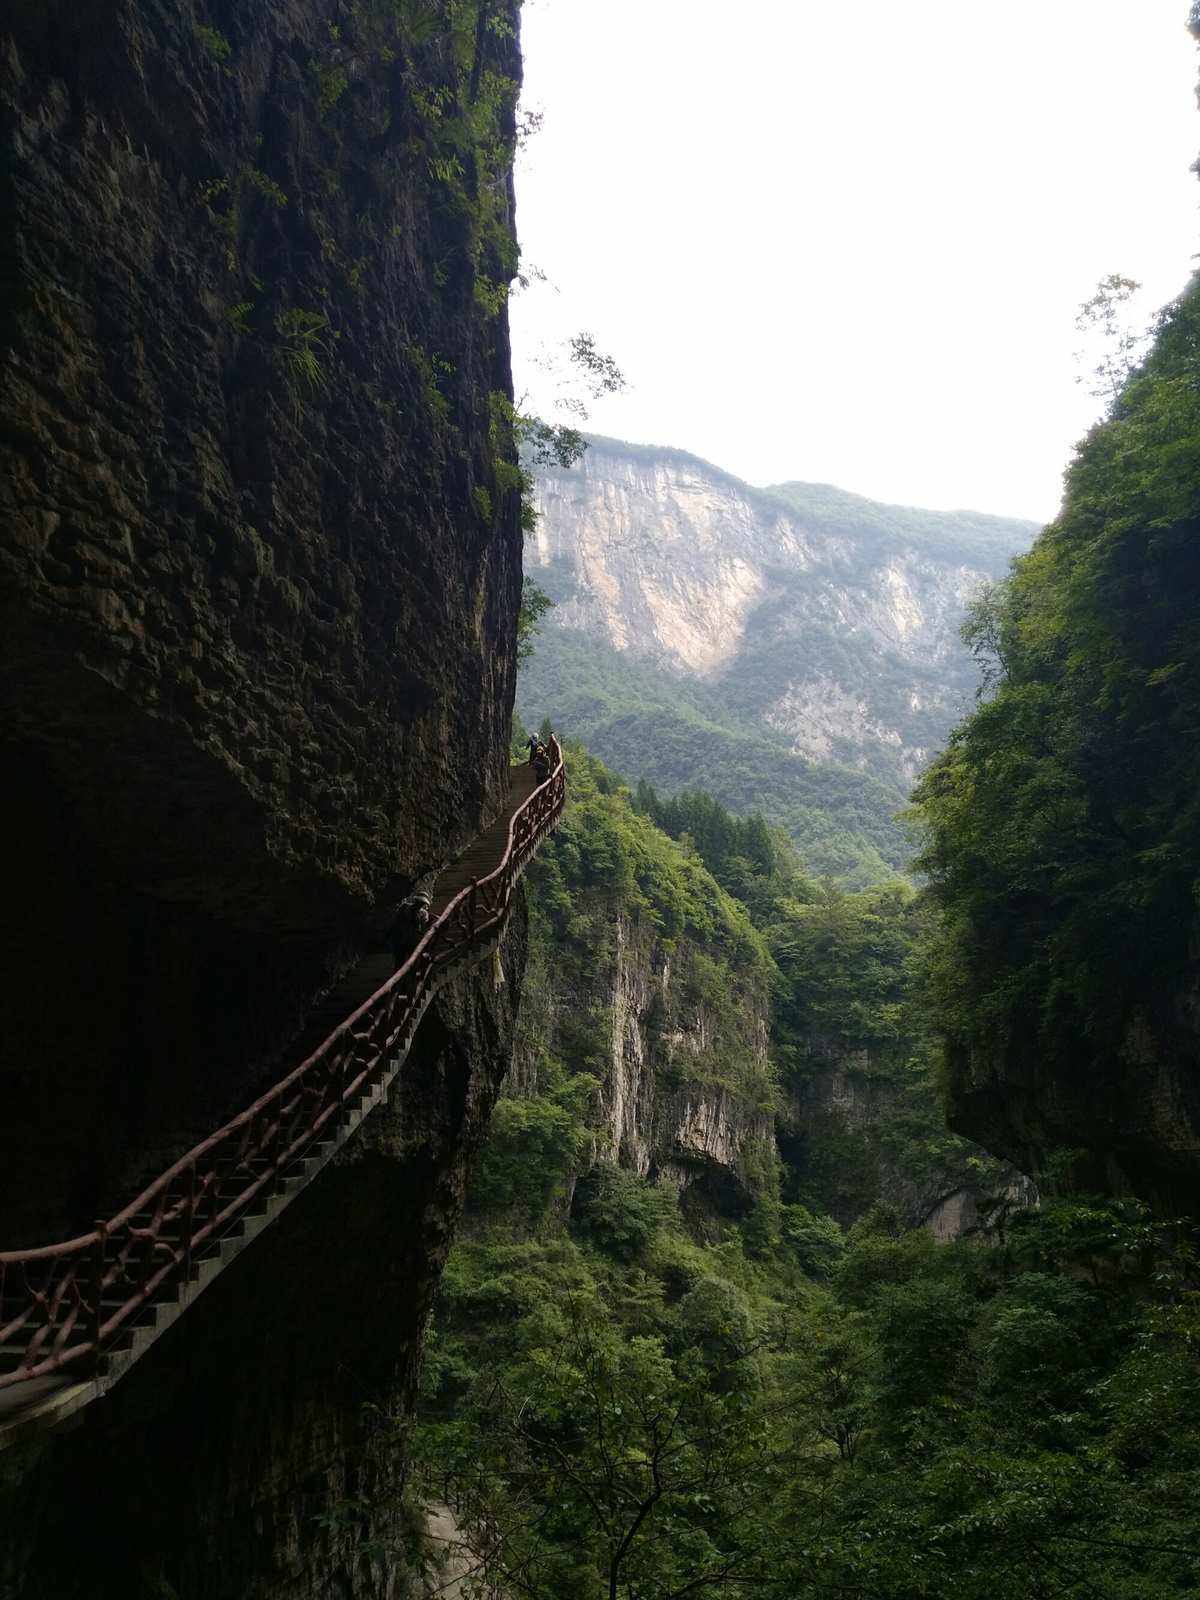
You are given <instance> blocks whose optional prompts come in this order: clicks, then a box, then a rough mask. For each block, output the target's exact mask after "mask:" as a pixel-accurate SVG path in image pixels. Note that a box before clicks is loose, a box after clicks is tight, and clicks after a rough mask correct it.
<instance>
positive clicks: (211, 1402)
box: [0, 913, 525, 1600]
mask: <svg viewBox="0 0 1200 1600" xmlns="http://www.w3.org/2000/svg"><path fill="white" fill-rule="evenodd" d="M524 958H525V925H524V916H523V913H522V914H520V915H518V916H516V917H515V918H514V923H513V925H512V926H511V927H510V930H509V933H508V935H507V937H506V939H505V942H504V945H503V947H502V950H501V960H502V967H503V972H504V981H503V982H502V983H501V984H500V985H499V986H496V985H495V983H494V978H493V972H494V969H493V967H492V965H491V964H490V963H488V964H487V965H486V966H485V967H484V968H483V969H482V971H483V972H484V973H485V975H486V981H479V980H477V979H473V978H472V979H469V980H467V981H463V980H459V981H456V982H455V983H454V984H452V985H451V986H450V987H449V988H448V989H447V990H446V991H445V992H444V993H443V995H442V996H441V997H440V998H439V999H438V1000H437V1001H436V1002H435V1003H434V1006H433V1007H432V1008H431V1010H430V1011H429V1013H428V1014H427V1016H426V1019H425V1021H424V1023H423V1024H422V1027H421V1030H420V1032H419V1034H418V1037H417V1040H416V1043H415V1044H414V1046H413V1050H412V1053H411V1055H410V1057H409V1060H408V1063H407V1065H406V1067H405V1070H404V1072H403V1073H402V1074H401V1076H400V1078H399V1079H398V1080H397V1085H396V1087H395V1088H394V1090H393V1094H392V1098H391V1100H390V1101H389V1102H388V1104H387V1105H386V1106H382V1107H380V1109H379V1110H378V1111H377V1112H376V1113H375V1114H374V1115H373V1116H372V1117H371V1119H370V1120H369V1121H368V1122H367V1123H366V1124H365V1125H364V1127H363V1130H362V1132H361V1133H360V1135H359V1136H358V1138H357V1139H355V1140H354V1141H352V1142H351V1144H349V1145H348V1146H347V1147H346V1148H345V1150H343V1151H342V1152H341V1154H340V1155H339V1156H338V1157H337V1158H336V1159H335V1161H334V1162H333V1163H332V1164H331V1166H330V1167H328V1168H327V1169H326V1170H325V1171H324V1172H323V1173H322V1174H321V1175H320V1177H319V1178H317V1179H316V1180H315V1181H314V1183H313V1184H312V1186H311V1187H310V1188H309V1189H307V1190H305V1192H304V1193H303V1194H302V1195H301V1196H300V1197H299V1198H298V1199H297V1200H296V1201H295V1202H294V1203H293V1205H292V1206H291V1207H290V1208H289V1209H288V1210H287V1211H286V1212H284V1214H283V1216H282V1217H281V1218H280V1219H279V1221H278V1222H277V1223H275V1225H274V1226H273V1227H272V1228H270V1229H269V1230H268V1231H267V1232H266V1233H265V1234H263V1235H262V1237H261V1238H260V1239H259V1240H258V1241H257V1242H256V1243H255V1245H254V1246H253V1247H252V1248H251V1249H250V1250H248V1251H247V1252H246V1253H245V1254H244V1255H242V1256H241V1257H239V1258H238V1260H237V1261H236V1262H235V1263H234V1264H233V1265H232V1266H231V1267H229V1268H228V1269H227V1271H226V1272H225V1273H223V1274H222V1275H221V1277H219V1278H218V1279H217V1280H216V1282H215V1283H214V1284H213V1285H212V1286H211V1288H209V1289H208V1290H207V1291H206V1293H205V1294H204V1295H203V1296H202V1297H201V1298H200V1300H199V1301H198V1302H197V1303H196V1305H195V1307H194V1308H193V1309H192V1310H191V1311H189V1312H188V1314H187V1316H186V1317H184V1318H183V1319H181V1321H179V1322H178V1323H176V1324H175V1325H174V1326H173V1327H172V1328H171V1329H170V1330H168V1332H167V1333H165V1334H164V1335H163V1337H162V1339H161V1340H160V1341H159V1343H158V1344H157V1345H155V1346H154V1347H153V1348H152V1349H151V1350H150V1351H149V1353H148V1354H147V1355H146V1356H145V1357H144V1358H143V1359H142V1361H141V1362H139V1363H138V1365H137V1366H136V1367H134V1368H133V1369H132V1371H131V1372H130V1373H129V1375H128V1376H127V1377H125V1378H124V1379H122V1381H121V1382H120V1383H119V1384H118V1385H117V1386H116V1387H115V1388H114V1389H113V1390H112V1391H111V1393H110V1394H109V1395H108V1396H107V1397H106V1398H105V1400H104V1401H102V1402H100V1403H99V1404H98V1405H97V1406H95V1407H93V1408H92V1409H91V1410H90V1411H88V1412H87V1413H85V1414H84V1417H83V1420H82V1421H81V1423H80V1425H79V1427H78V1428H77V1429H76V1430H75V1431H74V1432H71V1433H65V1434H60V1435H55V1436H50V1437H45V1438H42V1439H39V1440H34V1441H32V1442H31V1443H29V1444H27V1445H22V1446H18V1447H15V1448H12V1449H9V1450H7V1451H5V1452H3V1453H2V1454H0V1595H2V1596H3V1597H4V1600H51V1597H53V1600H110V1597H111V1600H117V1597H119V1600H149V1597H151V1596H153V1597H157V1600H166V1597H172V1600H265V1597H270V1600H318V1597H320V1600H326V1597H329V1596H335V1597H338V1600H342V1597H345V1600H377V1597H378V1600H384V1597H388V1600H394V1597H397V1596H398V1595H399V1594H400V1593H401V1592H402V1583H403V1579H402V1576H401V1574H402V1573H403V1571H404V1569H405V1563H404V1560H403V1554H402V1544H403V1538H404V1529H403V1527H402V1525H401V1522H400V1517H399V1512H398V1497H397V1487H398V1480H399V1476H400V1473H401V1471H402V1463H401V1461H400V1459H399V1457H398V1454H397V1451H396V1448H395V1433H394V1430H393V1429H392V1428H391V1427H389V1426H388V1425H387V1423H386V1418H388V1417H394V1416H396V1415H397V1414H402V1413H403V1411H404V1409H405V1407H406V1405H407V1401H408V1397H409V1395H410V1393H411V1390H412V1386H413V1383H414V1381H415V1377H416V1370H417V1363H418V1360H419V1354H420V1342H421V1335H422V1331H423V1327H424V1322H425V1317H426V1313H427V1312H428V1309H429V1305H430V1302H431V1299H432V1295H433V1291H434V1288H435V1287H436V1283H437V1278H438V1275H439V1274H440V1272H441V1268H442V1263H443V1260H444V1258H445V1253H446V1251H447V1249H448V1248H449V1244H450V1240H451V1237H452V1234H453V1231H454V1227H455V1224H456V1222H457V1219H458V1215H459V1212H460V1209H461V1206H462V1199H463V1190H464V1186H465V1182H466V1174H467V1172H468V1170H469V1166H470V1162H471V1160H472V1158H473V1156H474V1154H475V1152H476V1150H477V1148H478V1146H479V1144H480V1142H481V1140H482V1136H483V1133H484V1131H485V1129H486V1125H487V1119H488V1117H489V1116H490V1113H491V1108H492V1103H493V1101H494V1098H495V1095H496V1092H497V1090H498V1088H499V1083H500V1079H501V1077H502V1075H503V1073H504V1070H505V1067H506V1066H507V1063H508V1058H509V1050H510V1041H511V1033H512V1027H513V1020H514V1004H515V998H516V995H517V994H518V992H519V984H520V978H521V973H522V970H523V966H524Z"/></svg>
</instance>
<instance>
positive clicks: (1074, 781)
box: [917, 288, 1200, 1067]
mask: <svg viewBox="0 0 1200 1600" xmlns="http://www.w3.org/2000/svg"><path fill="white" fill-rule="evenodd" d="M1198 373H1200V292H1198V291H1197V290H1196V289H1195V288H1193V289H1192V290H1190V291H1189V292H1188V293H1187V294H1186V295H1185V296H1184V297H1183V299H1182V300H1181V301H1180V302H1179V304H1178V305H1176V306H1173V307H1171V308H1169V309H1168V311H1167V312H1166V314H1165V315H1164V317H1163V320H1162V325H1161V328H1160V331H1159V334H1158V337H1157V340H1156V343H1155V345H1154V348H1153V350H1152V351H1151V353H1150V355H1149V357H1148V358H1147V360H1146V361H1145V363H1144V364H1143V366H1142V367H1141V369H1140V370H1139V371H1137V372H1136V373H1134V375H1133V376H1132V378H1131V379H1130V381H1129V382H1128V384H1127V385H1126V387H1125V389H1124V391H1123V392H1122V394H1121V396H1120V398H1119V399H1118V401H1117V402H1116V404H1115V406H1114V409H1113V412H1112V415H1111V417H1110V418H1109V419H1108V420H1107V421H1105V422H1104V423H1102V424H1101V425H1099V426H1098V427H1096V428H1095V429H1094V430H1093V431H1092V433H1091V434H1090V435H1089V437H1088V438H1087V439H1086V440H1085V441H1084V442H1083V444H1082V446H1081V447H1080V450H1079V453H1078V457H1077V459H1076V460H1075V462H1074V464H1073V466H1072V467H1071V469H1070V473H1069V475H1068V480H1067V495H1066V500H1065V504H1064V510H1063V512H1062V514H1061V516H1060V517H1059V519H1058V521H1057V522H1056V523H1054V524H1053V525H1052V526H1050V527H1049V528H1047V530H1046V531H1045V533H1044V534H1043V535H1042V537H1041V538H1040V539H1039V541H1038V543H1037V545H1036V546H1035V548H1034V549H1033V551H1032V552H1031V553H1030V554H1029V555H1027V556H1025V557H1023V558H1021V559H1020V560H1019V561H1017V562H1016V564H1015V568H1014V572H1013V575H1012V577H1011V579H1010V580H1009V581H1008V582H1007V583H1006V584H1005V585H1004V586H1003V587H1001V588H1000V589H999V590H997V591H996V592H995V593H993V594H992V595H990V596H988V597H986V598H985V599H984V600H983V601H981V602H980V604H979V605H978V606H977V608H976V611H975V614H974V616H973V618H972V621H971V623H970V626H969V628H968V636H969V638H970V639H971V640H972V642H973V643H974V644H975V646H976V648H977V649H978V650H979V651H980V653H981V654H982V655H983V656H984V657H985V659H986V660H987V661H988V663H989V667H990V674H991V686H990V694H989V697H988V698H987V699H986V700H985V701H984V702H983V703H982V704H981V705H980V706H979V707H978V709H977V710H976V712H975V713H974V715H973V716H971V717H970V718H969V719H968V720H967V721H966V722H965V723H964V724H963V725H962V726H961V727H960V728H959V729H958V730H957V731H956V733H955V735H954V737H953V739H952V741H951V744H950V747H949V749H948V750H947V751H946V753H945V754H944V755H943V756H942V757H941V758H940V760H938V761H937V762H936V763H935V765H934V766H933V768H932V769H931V770H930V771H929V773H928V774H927V775H926V776H925V778H924V780H923V781H922V783H921V785H920V787H919V789H918V791H917V802H918V806H919V811H920V815H921V817H922V818H923V820H924V822H925V824H926V826H927V829H928V835H927V842H926V845H925V850H924V854H923V856H922V858H921V863H920V864H921V866H922V868H923V870H924V871H925V872H926V873H927V874H928V875H929V879H930V883H931V889H932V893H933V895H934V897H935V898H936V900H937V902H938V904H939V905H940V907H941V908H942V912H943V918H944V920H943V933H942V940H941V946H940V950H939V953H938V957H937V960H936V962H935V963H934V968H933V972H934V979H935V997H936V1001H937V1004H938V1008H939V1020H940V1022H941V1025H942V1027H943V1028H944V1030H945V1032H946V1033H947V1035H948V1036H949V1037H950V1039H951V1040H952V1042H953V1043H954V1044H955V1045H956V1046H957V1047H958V1048H960V1049H961V1048H968V1049H969V1048H973V1047H977V1046H978V1047H987V1046H988V1045H989V1043H994V1042H995V1041H997V1040H1000V1041H1004V1040H1008V1039H1014V1038H1016V1039H1020V1040H1021V1041H1022V1048H1024V1049H1026V1050H1028V1051H1034V1052H1039V1053H1041V1054H1043V1055H1044V1056H1046V1057H1048V1058H1049V1059H1050V1060H1052V1061H1053V1062H1055V1063H1057V1064H1058V1065H1059V1066H1060V1067H1061V1065H1062V1064H1063V1063H1066V1062H1070V1061H1072V1060H1073V1059H1075V1057H1076V1056H1077V1055H1078V1054H1079V1053H1080V1052H1082V1053H1083V1054H1084V1055H1085V1056H1086V1058H1087V1059H1088V1060H1089V1061H1090V1062H1095V1061H1096V1060H1097V1058H1103V1057H1104V1056H1105V1055H1106V1054H1108V1053H1110V1052H1112V1051H1114V1050H1115V1049H1117V1048H1118V1047H1119V1044H1120V1041H1121V1040H1122V1039H1123V1038H1124V1036H1125V1034H1126V1032H1127V1030H1128V1028H1129V1026H1130V1023H1131V1019H1132V1018H1133V1017H1134V1016H1135V1014H1136V1012H1137V1011H1138V1009H1139V1008H1140V1007H1144V1006H1145V1007H1148V1006H1151V1005H1153V1003H1154V1000H1155V997H1156V996H1157V995H1161V994H1163V993H1164V992H1170V991H1172V990H1173V989H1178V987H1179V986H1180V984H1181V982H1182V979H1183V976H1184V972H1185V968H1186V965H1187V963H1188V960H1189V955H1194V949H1195V937H1196V931H1197V888H1198V885H1200V742H1198V741H1197V737H1196V733H1197V723H1198V721H1200V608H1198V607H1197V597H1198V596H1200V384H1198V383H1197V374H1198Z"/></svg>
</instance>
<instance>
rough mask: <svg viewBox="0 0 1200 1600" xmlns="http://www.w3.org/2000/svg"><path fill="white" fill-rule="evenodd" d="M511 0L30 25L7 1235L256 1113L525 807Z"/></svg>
mask: <svg viewBox="0 0 1200 1600" xmlns="http://www.w3.org/2000/svg"><path fill="white" fill-rule="evenodd" d="M512 10H513V8H512V6H511V5H510V4H509V0H504V3H502V4H498V5H494V6H492V8H491V10H490V12H489V15H490V16H491V17H492V18H493V19H494V21H495V23H496V26H494V27H488V28H485V29H480V30H476V28H475V26H474V22H473V20H472V19H473V15H474V13H473V10H472V8H470V7H467V6H465V5H457V4H455V5H451V4H449V3H447V4H445V5H442V4H441V3H438V4H431V5H418V4H415V3H414V4H412V5H407V4H401V5H398V6H396V7H391V6H384V5H381V4H380V5H376V4H374V3H373V0H372V3H369V4H361V5H354V6H351V5H349V4H342V3H340V0H278V3H272V4H270V5H262V4H260V3H258V0H213V3H211V4H190V3H182V4H181V3H178V0H96V3H94V4H87V5H79V4H78V3H77V0H45V3H40V4H39V5H37V6H19V7H10V8H7V10H6V14H5V19H4V20H3V22H0V118H2V125H0V127H2V145H0V149H2V155H0V350H2V352H3V354H2V358H0V455H2V456H3V472H2V473H0V759H2V760H3V763H4V771H5V775H6V791H7V794H8V797H9V800H10V805H11V806H12V808H13V810H14V811H15V812H16V813H17V814H18V822H17V826H15V827H14V828H13V829H12V831H11V832H10V835H9V854H10V860H11V861H13V862H14V864H15V869H16V870H15V872H11V873H10V876H11V879H12V883H13V887H12V893H11V899H10V910H9V915H8V917H7V919H6V922H7V926H6V930H5V932H6V948H5V951H4V954H5V958H6V959H5V980H6V985H5V986H6V988H7V991H8V995H9V999H8V1002H7V1005H6V1015H5V1021H6V1022H11V1023H12V1024H13V1025H12V1027H6V1029H5V1047H4V1052H3V1058H2V1059H0V1093H3V1095H4V1099H5V1102H6V1105H13V1106H15V1108H16V1115H15V1116H9V1117H6V1118H5V1119H4V1121H3V1126H2V1127H0V1226H2V1227H3V1235H4V1243H5V1244H9V1243H12V1244H25V1243H32V1242H38V1241H40V1239H41V1238H43V1237H49V1236H51V1235H52V1234H53V1233H54V1232H55V1231H57V1232H61V1231H63V1230H64V1229H66V1230H70V1229H73V1228H76V1227H80V1226H86V1225H90V1222H91V1220H92V1217H93V1215H94V1213H95V1211H96V1209H98V1208H99V1209H101V1210H103V1209H105V1208H106V1207H107V1206H108V1205H109V1203H110V1202H111V1201H112V1199H113V1197H114V1196H115V1195H117V1194H119V1193H121V1192H123V1191H124V1190H125V1189H126V1188H127V1187H128V1184H129V1183H130V1182H131V1181H134V1180H135V1179H136V1178H138V1177H140V1176H141V1175H142V1174H143V1171H144V1170H145V1169H146V1168H147V1167H149V1168H153V1167H154V1166H155V1165H156V1164H158V1163H159V1160H160V1158H162V1159H166V1158H168V1157H169V1156H170V1155H172V1154H173V1153H174V1152H175V1151H176V1150H177V1149H179V1148H181V1147H186V1144H187V1143H188V1142H190V1140H191V1138H193V1137H194V1136H195V1135H196V1133H197V1132H198V1131H201V1130H202V1129H203V1128H204V1126H205V1124H206V1122H209V1121H210V1120H211V1118H212V1117H213V1116H214V1115H216V1114H218V1113H220V1112H224V1113H229V1112H231V1111H233V1110H235V1109H236V1108H237V1106H238V1104H239V1103H240V1101H241V1099H243V1098H245V1094H246V1090H247V1089H249V1088H251V1087H253V1086H254V1085H256V1084H257V1083H258V1082H259V1081H260V1079H261V1077H262V1075H263V1073H267V1072H269V1071H271V1070H272V1069H273V1067H274V1065H275V1064H276V1063H277V1058H278V1052H279V1051H280V1050H281V1049H282V1048H284V1047H285V1046H286V1042H287V1040H288V1038H289V1037H290V1035H291V1034H292V1033H293V1032H294V1031H295V1026H296V1023H297V1019H298V1016H299V1014H300V1012H301V1011H302V1009H303V1005H304V1002H305V1001H306V999H308V998H309V997H310V996H311V995H312V993H313V992H314V991H315V990H316V989H318V988H319V987H320V986H321V984H322V982H323V981H327V980H328V979H329V978H330V977H331V976H332V975H333V974H334V972H335V971H336V969H337V968H338V967H339V966H340V965H344V964H345V962H346V961H347V960H348V959H349V958H350V957H351V956H352V955H353V954H354V953H355V951H356V950H359V949H361V948H363V947H364V945H365V944H366V943H367V942H368V941H369V939H370V938H371V937H372V935H374V934H375V933H377V932H378V929H379V927H380V924H381V923H382V922H383V921H385V920H386V912H387V905H388V902H389V899H391V900H394V899H395V898H396V896H397V894H398V893H399V892H401V891H402V890H403V889H404V887H406V885H407V883H408V881H409V880H410V878H411V877H413V876H415V875H417V874H419V873H421V872H423V871H425V870H427V869H428V868H430V867H432V866H435V865H437V864H439V863H440V862H441V861H443V860H444V859H445V858H446V857H447V856H449V855H450V854H452V853H453V852H454V851H455V850H456V848H457V847H458V846H460V845H461V844H462V843H463V842H464V840H465V839H466V838H467V837H469V836H470V834H472V833H473V832H474V831H475V829H476V828H477V826H478V824H479V821H480V819H481V817H482V816H483V815H484V814H485V812H486V811H487V809H488V806H489V803H490V802H492V801H493V800H494V799H495V797H496V792H497V788H498V785H499V783H500V782H501V777H502V771H503V767H504V763H505V760H506V753H505V738H506V729H507V721H508V716H509V711H510V706H511V698H512V689H513V655H512V648H511V640H512V631H513V625H514V618H515V613H516V608H517V604H518V594H519V585H520V534H519V529H518V526H517V507H516V504H515V495H514V493H513V492H512V491H511V489H509V490H507V491H506V490H505V489H504V485H503V481H498V479H497V474H496V470H495V462H494V459H493V456H494V449H493V445H494V438H495V428H494V426H490V425H489V397H490V396H491V395H493V394H494V393H496V392H499V393H500V394H506V393H508V392H509V376H508V348H507V331H506V320H505V316H504V311H503V305H502V299H501V298H500V297H499V295H498V292H497V291H496V288H495V286H496V285H498V284H503V283H504V282H506V281H507V277H508V275H509V273H510V272H511V270H512V267H513V264H514V261H515V254H514V251H515V247H514V246H513V243H512V238H511V195H510V187H509V182H508V167H509V159H510V154H511V150H510V142H511V132H512V121H513V108H512V94H511V93H510V92H508V91H507V90H501V91H497V90H496V88H495V85H496V84H497V83H498V82H499V80H500V78H501V77H507V78H508V79H509V80H515V78H516V76H517V75H518V74H519V60H518V58H517V52H516V42H515V37H514V35H513V34H512V33H511V31H506V30H505V28H504V27H503V26H500V24H503V23H507V22H513V21H514V20H515V19H514V18H513V16H512ZM418 24H419V25H418ZM472 96H474V100H472ZM64 993H65V995H66V996H67V999H66V1000H65V1001H64V1000H63V998H62V997H63V995H64ZM33 1002H36V1006H35V1004H34V1003H33ZM218 1015H219V1021H218V1020H216V1019H217V1017H218ZM14 1019H15V1020H14ZM89 1097H90V1098H91V1100H92V1101H94V1104H93V1103H90V1101H89ZM64 1107H65V1108H67V1109H65V1110H64ZM97 1118H98V1121H97ZM89 1130H90V1131H89ZM84 1146H86V1147H87V1149H86V1150H84V1149H83V1147H84ZM22 1152H23V1153H22ZM56 1158H57V1165H58V1166H60V1167H62V1168H63V1169H64V1170H63V1172H62V1173H61V1174H56V1175H55V1176H54V1178H53V1179H51V1180H50V1181H49V1182H46V1183H43V1182H42V1181H41V1178H39V1176H38V1174H45V1173H46V1171H47V1165H48V1163H52V1162H55V1160H56ZM85 1168H86V1169H87V1170H86V1171H85V1170H84V1169H85ZM68 1195H70V1196H73V1198H70V1199H67V1198H64V1197H66V1196H68ZM5 1219H7V1220H5ZM47 1230H49V1232H47Z"/></svg>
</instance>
